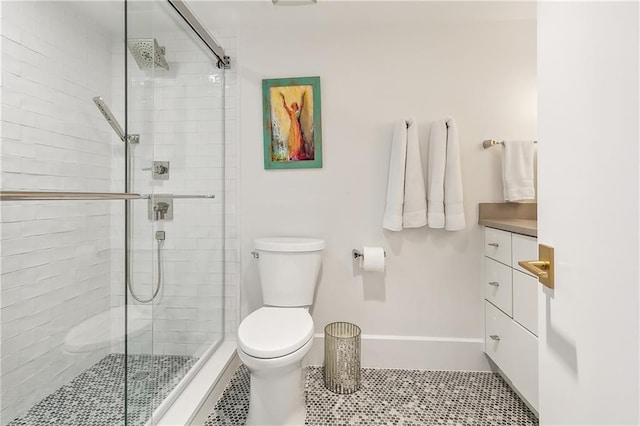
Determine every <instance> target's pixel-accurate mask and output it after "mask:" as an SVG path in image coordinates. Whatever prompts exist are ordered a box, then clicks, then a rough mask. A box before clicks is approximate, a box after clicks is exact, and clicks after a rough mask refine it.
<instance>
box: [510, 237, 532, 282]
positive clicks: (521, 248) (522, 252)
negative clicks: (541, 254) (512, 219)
mask: <svg viewBox="0 0 640 426" xmlns="http://www.w3.org/2000/svg"><path fill="white" fill-rule="evenodd" d="M511 252H512V253H513V255H512V262H511V264H512V266H513V268H514V269H517V270H518V271H520V272H524V273H525V274H528V275H531V276H533V274H532V273H531V272H529V271H527V270H526V269H524V268H523V267H522V266H520V265H518V261H520V260H535V259H537V258H538V240H537V239H536V238H534V237H528V236H526V235H520V234H513V236H512V238H511Z"/></svg>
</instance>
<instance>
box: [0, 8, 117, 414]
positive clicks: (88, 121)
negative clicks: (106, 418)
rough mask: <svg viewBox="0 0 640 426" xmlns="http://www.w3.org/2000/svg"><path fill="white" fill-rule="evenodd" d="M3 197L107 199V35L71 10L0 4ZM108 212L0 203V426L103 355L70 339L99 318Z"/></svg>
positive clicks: (105, 297)
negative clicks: (73, 194) (67, 344)
mask: <svg viewBox="0 0 640 426" xmlns="http://www.w3.org/2000/svg"><path fill="white" fill-rule="evenodd" d="M1 7H2V39H1V43H2V44H1V47H2V59H3V60H2V72H3V79H2V135H1V136H2V148H1V157H2V162H1V164H2V189H3V190H18V189H20V190H38V189H39V190H45V191H108V190H109V189H110V178H111V155H112V150H111V144H112V140H111V129H110V128H109V127H108V126H107V125H106V123H105V121H104V119H103V118H102V116H101V115H100V113H99V112H98V110H97V109H96V108H95V106H94V105H93V102H92V101H91V99H92V98H93V97H94V96H96V95H106V94H108V93H109V92H110V90H111V36H110V34H109V33H108V31H106V29H105V28H104V27H102V26H101V24H100V22H98V21H95V20H91V19H89V18H88V17H86V16H85V15H84V14H82V13H80V9H78V7H77V3H72V2H64V3H57V4H55V3H50V2H2V4H1ZM109 209H110V206H109V204H108V203H107V202H100V201H94V202H80V201H72V202H64V201H62V202H53V201H49V202H24V203H22V202H3V203H2V210H1V213H2V229H1V231H2V268H1V272H2V288H1V289H2V311H1V316H2V359H1V363H2V364H1V367H2V377H1V379H0V381H1V382H2V413H1V416H2V424H5V423H6V422H9V421H11V420H12V419H13V418H14V417H16V415H18V414H19V413H20V412H22V411H23V410H25V409H27V408H29V407H31V406H32V405H33V404H34V403H36V402H38V401H39V400H41V399H42V398H43V397H44V396H46V395H47V394H49V393H50V392H52V391H53V390H55V389H56V388H58V387H59V386H61V385H63V384H64V383H66V382H67V381H69V380H70V379H71V378H73V377H74V376H75V375H77V374H78V373H79V372H81V371H83V370H84V369H86V368H87V367H89V366H91V365H92V364H94V363H95V362H97V361H98V360H99V359H100V358H102V357H103V356H104V355H106V353H107V352H108V348H105V349H103V350H101V351H95V352H93V353H86V354H82V355H76V356H74V355H70V354H67V353H65V352H64V345H63V341H64V338H65V336H66V335H67V333H68V332H69V330H70V329H71V328H72V327H73V326H75V325H76V324H79V323H81V322H82V321H83V320H84V319H86V318H89V317H91V316H93V315H95V314H97V313H99V312H103V311H106V310H107V309H108V307H109V284H110V278H111V273H110V262H111V259H110V245H111V240H110V237H109V236H110V220H109V213H110V210H109Z"/></svg>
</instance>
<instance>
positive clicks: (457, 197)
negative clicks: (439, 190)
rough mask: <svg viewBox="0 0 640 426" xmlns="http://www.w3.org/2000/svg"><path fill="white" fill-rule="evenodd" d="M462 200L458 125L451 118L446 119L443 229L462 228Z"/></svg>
mask: <svg viewBox="0 0 640 426" xmlns="http://www.w3.org/2000/svg"><path fill="white" fill-rule="evenodd" d="M462 202H463V200H462V170H461V167H460V142H459V140H458V125H457V124H456V122H455V120H454V119H453V118H449V119H448V120H447V164H446V166H445V172H444V229H446V230H447V231H459V230H460V229H464V227H465V222H464V206H463V203H462Z"/></svg>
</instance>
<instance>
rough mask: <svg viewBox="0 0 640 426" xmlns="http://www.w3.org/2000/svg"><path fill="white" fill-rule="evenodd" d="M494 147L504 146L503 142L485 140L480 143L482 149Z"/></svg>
mask: <svg viewBox="0 0 640 426" xmlns="http://www.w3.org/2000/svg"><path fill="white" fill-rule="evenodd" d="M533 143H538V141H533ZM494 145H504V141H497V140H495V139H487V140H486V141H484V142H482V147H483V148H484V149H487V148H491V147H492V146H494Z"/></svg>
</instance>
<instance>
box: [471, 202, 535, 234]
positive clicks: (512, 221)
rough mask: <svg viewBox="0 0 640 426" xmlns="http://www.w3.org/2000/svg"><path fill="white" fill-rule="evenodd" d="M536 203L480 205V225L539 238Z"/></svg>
mask: <svg viewBox="0 0 640 426" xmlns="http://www.w3.org/2000/svg"><path fill="white" fill-rule="evenodd" d="M537 208H538V205H537V204H535V203H480V204H479V214H478V223H479V224H480V225H484V226H488V227H490V228H496V229H501V230H503V231H509V232H515V233H517V234H523V235H529V236H530V237H537V236H538V215H537Z"/></svg>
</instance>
